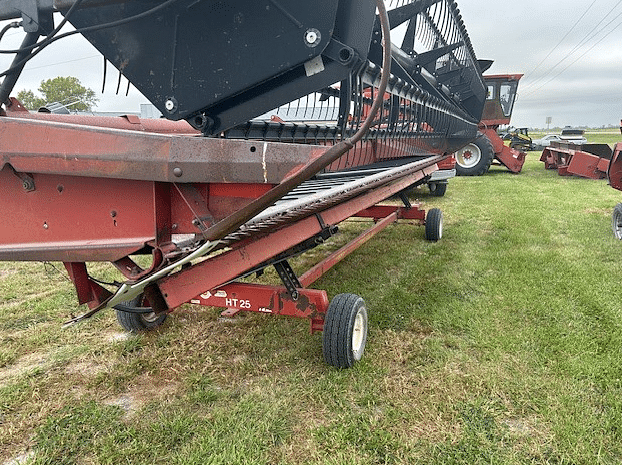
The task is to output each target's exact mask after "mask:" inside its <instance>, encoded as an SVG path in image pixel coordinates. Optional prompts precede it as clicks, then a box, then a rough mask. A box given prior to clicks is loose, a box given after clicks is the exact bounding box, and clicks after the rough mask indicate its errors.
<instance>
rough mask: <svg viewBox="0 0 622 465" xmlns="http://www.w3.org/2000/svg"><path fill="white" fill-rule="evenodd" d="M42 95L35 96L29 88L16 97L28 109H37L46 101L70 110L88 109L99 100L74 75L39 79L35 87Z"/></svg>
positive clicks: (93, 92)
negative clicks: (59, 104) (38, 83)
mask: <svg viewBox="0 0 622 465" xmlns="http://www.w3.org/2000/svg"><path fill="white" fill-rule="evenodd" d="M37 90H38V91H39V92H40V93H41V94H42V97H37V96H36V95H35V94H34V93H33V92H32V91H31V90H22V91H20V92H18V93H17V98H18V99H19V100H20V101H21V102H22V104H23V105H24V106H25V107H26V108H28V109H30V110H38V109H39V108H41V107H42V106H44V105H45V104H47V103H52V102H59V103H62V104H63V105H65V106H67V107H68V108H69V109H70V110H85V111H90V110H91V109H92V107H93V105H95V104H96V103H97V101H98V100H99V99H98V98H97V97H95V91H93V90H92V89H89V88H88V87H84V86H83V85H82V84H81V83H80V80H79V79H78V78H76V77H72V76H68V77H61V76H59V77H56V78H53V79H48V80H47V81H41V85H40V86H39V89H37Z"/></svg>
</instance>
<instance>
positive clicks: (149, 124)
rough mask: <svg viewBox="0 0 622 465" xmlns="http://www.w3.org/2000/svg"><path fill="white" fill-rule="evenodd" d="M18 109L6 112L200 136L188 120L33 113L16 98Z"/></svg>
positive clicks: (30, 117)
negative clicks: (21, 106)
mask: <svg viewBox="0 0 622 465" xmlns="http://www.w3.org/2000/svg"><path fill="white" fill-rule="evenodd" d="M11 101H12V102H14V105H15V106H16V110H17V111H12V110H13V108H14V107H13V105H11V106H9V107H7V111H6V114H7V116H10V117H12V118H22V119H29V120H37V121H52V122H57V123H69V124H78V125H80V126H93V127H100V128H109V129H124V130H127V131H138V132H153V133H157V134H183V135H189V136H192V135H194V136H199V135H200V132H199V131H197V130H196V129H194V128H193V127H192V126H190V125H189V124H188V123H187V122H186V121H183V120H182V121H170V120H167V119H163V118H139V117H138V116H135V115H123V116H91V115H62V114H53V113H39V112H38V113H31V112H29V111H27V110H26V111H23V110H21V109H20V107H19V106H18V105H19V104H18V103H17V101H16V100H15V99H14V98H11Z"/></svg>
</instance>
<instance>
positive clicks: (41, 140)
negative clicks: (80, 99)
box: [0, 117, 326, 184]
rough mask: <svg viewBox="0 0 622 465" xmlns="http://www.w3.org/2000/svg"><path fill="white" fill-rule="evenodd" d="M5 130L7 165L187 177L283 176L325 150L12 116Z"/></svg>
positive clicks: (259, 179)
mask: <svg viewBox="0 0 622 465" xmlns="http://www.w3.org/2000/svg"><path fill="white" fill-rule="evenodd" d="M0 133H1V134H2V137H1V138H0V154H1V155H2V167H3V166H5V165H6V164H10V165H11V166H12V167H13V168H15V170H17V171H20V172H27V173H50V174H63V175H74V176H89V177H105V178H115V179H133V180H148V181H165V182H182V183H183V182H220V183H266V184H278V183H279V182H281V180H283V179H284V178H285V177H286V176H287V175H289V174H290V173H291V172H295V171H296V170H298V169H300V168H301V167H302V166H303V165H304V164H305V163H307V162H308V161H309V160H312V159H314V158H316V157H317V156H319V155H321V154H322V153H323V152H324V151H325V150H326V148H325V147H317V146H310V145H297V144H278V143H272V142H253V141H232V140H224V139H210V138H205V137H193V136H180V135H163V134H154V133H143V132H137V131H128V130H121V129H107V128H98V127H93V126H81V125H75V124H68V123H60V122H51V121H37V120H28V119H22V118H11V117H0ZM0 168H1V167H0Z"/></svg>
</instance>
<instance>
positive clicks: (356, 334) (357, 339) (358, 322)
mask: <svg viewBox="0 0 622 465" xmlns="http://www.w3.org/2000/svg"><path fill="white" fill-rule="evenodd" d="M364 340H365V318H364V317H363V312H361V311H360V310H359V311H358V312H357V313H356V317H355V318H354V328H352V352H354V355H355V356H356V355H358V354H359V352H360V351H361V348H362V346H363V341H364Z"/></svg>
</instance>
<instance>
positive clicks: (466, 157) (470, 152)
mask: <svg viewBox="0 0 622 465" xmlns="http://www.w3.org/2000/svg"><path fill="white" fill-rule="evenodd" d="M481 158H482V151H481V150H480V149H479V147H478V146H477V145H475V144H469V145H467V146H466V147H463V148H462V149H460V150H458V151H457V152H456V163H458V164H459V165H460V166H461V167H463V168H472V167H473V166H475V165H477V164H478V163H479V161H480V159H481Z"/></svg>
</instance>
